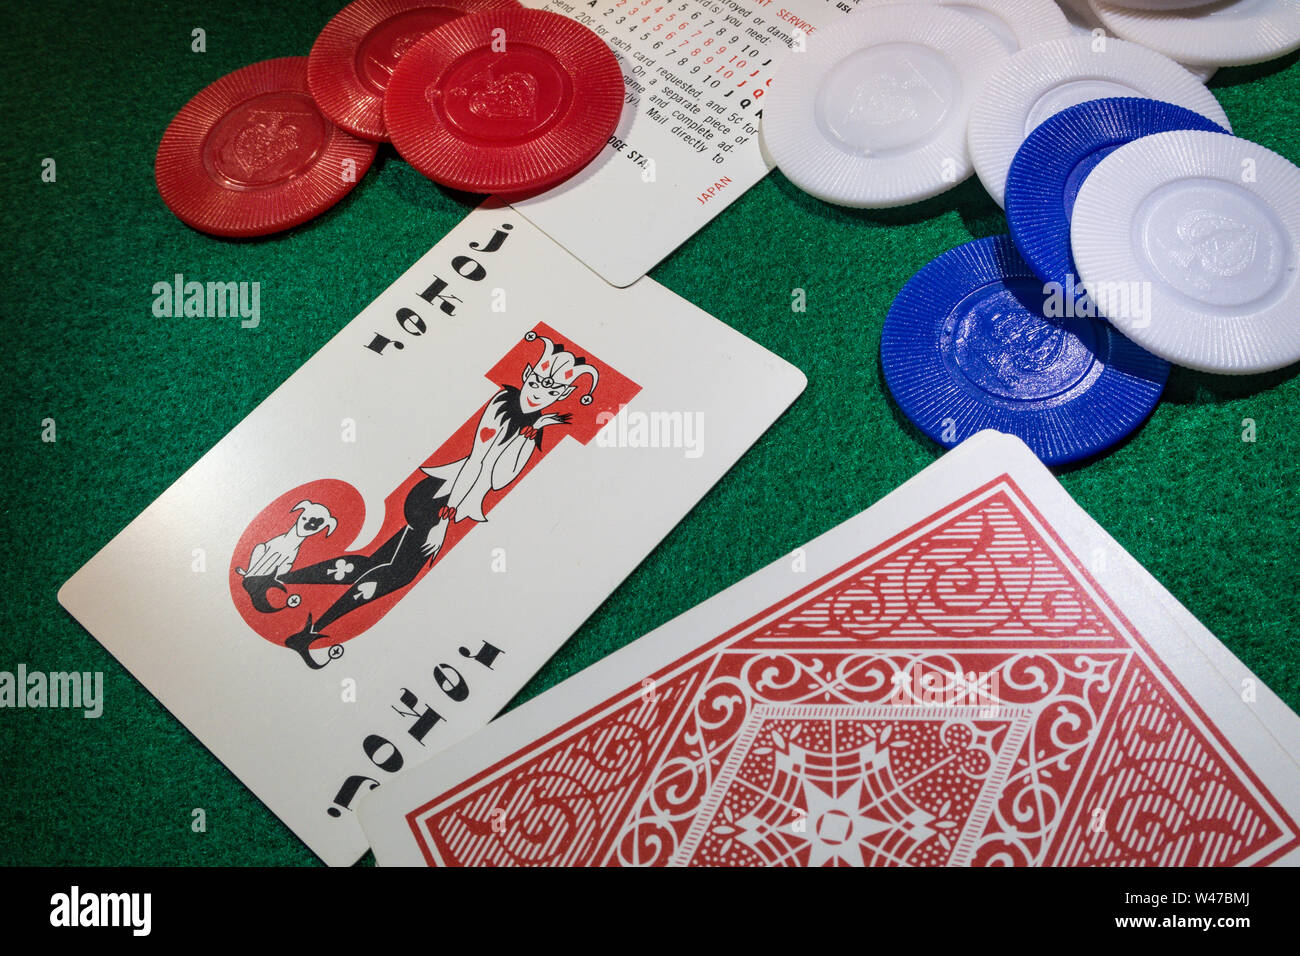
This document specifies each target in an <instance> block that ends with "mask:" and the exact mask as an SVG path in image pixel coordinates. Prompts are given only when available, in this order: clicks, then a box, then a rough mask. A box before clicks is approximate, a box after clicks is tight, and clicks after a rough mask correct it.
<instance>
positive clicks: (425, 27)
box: [307, 0, 519, 142]
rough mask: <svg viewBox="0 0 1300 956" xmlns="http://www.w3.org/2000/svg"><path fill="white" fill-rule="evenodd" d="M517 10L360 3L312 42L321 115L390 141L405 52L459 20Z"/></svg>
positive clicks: (431, 1) (405, 1) (424, 0)
mask: <svg viewBox="0 0 1300 956" xmlns="http://www.w3.org/2000/svg"><path fill="white" fill-rule="evenodd" d="M518 6H519V4H518V3H516V2H515V0H356V2H354V3H349V4H348V5H347V6H346V7H344V8H343V9H342V10H340V11H339V12H338V13H337V14H335V15H334V18H333V19H332V20H330V22H329V23H327V24H325V29H323V30H321V32H320V36H318V37H317V38H316V42H315V43H314V44H312V48H311V55H310V56H309V57H308V58H307V86H308V87H310V89H311V95H312V96H313V97H315V99H316V105H317V106H319V107H320V108H321V112H322V113H324V114H325V115H326V116H328V117H329V118H330V119H332V120H333V121H334V122H335V123H337V124H338V125H339V126H342V127H343V128H344V129H345V130H347V131H348V132H349V133H352V134H353V135H355V136H361V137H364V138H365V139H373V140H378V141H380V142H387V141H388V130H387V128H386V127H385V126H384V90H386V89H387V88H388V80H389V78H390V77H391V76H392V75H393V70H394V69H395V68H396V66H397V61H398V60H400V59H401V57H402V54H404V53H405V52H406V51H407V50H408V49H410V48H411V47H412V46H414V45H415V44H416V43H417V42H418V41H419V40H421V39H423V38H424V37H425V35H426V34H428V33H430V32H432V31H433V30H436V29H437V28H438V27H440V26H442V25H443V24H444V23H449V22H450V21H452V20H455V19H456V18H457V17H462V16H464V15H465V14H467V13H478V12H479V11H482V10H490V9H495V8H498V7H510V8H517V7H518Z"/></svg>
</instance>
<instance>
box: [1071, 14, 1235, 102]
mask: <svg viewBox="0 0 1300 956" xmlns="http://www.w3.org/2000/svg"><path fill="white" fill-rule="evenodd" d="M1056 4H1057V6H1058V7H1059V8H1060V10H1061V13H1063V14H1065V22H1066V25H1067V26H1069V28H1070V32H1071V33H1072V34H1074V35H1075V36H1092V35H1093V32H1094V31H1096V30H1101V31H1102V32H1103V33H1105V34H1106V35H1107V36H1114V34H1113V33H1111V32H1110V31H1109V30H1107V29H1106V27H1105V25H1104V24H1103V23H1102V22H1101V19H1100V18H1099V17H1098V16H1097V14H1095V13H1093V12H1092V5H1091V4H1090V3H1089V2H1088V0H1056ZM1182 65H1183V67H1184V68H1185V69H1186V70H1187V72H1188V73H1190V74H1192V76H1194V77H1196V78H1197V79H1198V80H1200V81H1201V82H1202V83H1208V82H1210V78H1211V77H1213V76H1214V74H1215V73H1217V72H1219V68H1218V67H1217V66H1195V65H1193V64H1190V63H1184V64H1182Z"/></svg>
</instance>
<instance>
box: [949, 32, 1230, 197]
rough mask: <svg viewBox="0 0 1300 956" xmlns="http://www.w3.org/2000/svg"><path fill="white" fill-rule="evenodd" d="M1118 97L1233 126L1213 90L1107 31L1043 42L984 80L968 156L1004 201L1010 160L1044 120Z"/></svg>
mask: <svg viewBox="0 0 1300 956" xmlns="http://www.w3.org/2000/svg"><path fill="white" fill-rule="evenodd" d="M1113 96H1140V97H1145V98H1147V99H1153V100H1163V101H1164V102H1166V103H1174V104H1176V105H1178V106H1184V107H1186V108H1187V109H1189V110H1195V111H1196V112H1198V113H1200V114H1201V115H1202V116H1204V117H1205V118H1206V119H1210V120H1213V121H1214V122H1215V123H1218V124H1219V125H1220V126H1222V127H1224V128H1225V129H1231V125H1230V124H1229V123H1228V117H1227V114H1226V113H1224V112H1223V107H1221V106H1220V105H1219V101H1218V100H1216V99H1215V98H1214V94H1213V93H1211V92H1210V91H1209V90H1208V89H1206V87H1205V86H1204V85H1203V84H1202V83H1199V82H1197V80H1196V78H1195V77H1193V76H1192V75H1191V74H1190V73H1188V72H1187V71H1186V70H1185V69H1183V68H1182V67H1181V66H1179V65H1178V64H1177V63H1175V62H1174V61H1173V60H1171V59H1169V58H1168V57H1167V56H1164V55H1162V54H1160V53H1157V52H1155V51H1154V50H1152V49H1149V48H1148V47H1145V46H1141V45H1139V44H1137V43H1129V42H1127V41H1125V40H1114V39H1109V38H1106V37H1071V38H1070V39H1068V40H1056V41H1054V42H1052V43H1040V44H1038V45H1037V46H1033V47H1030V48H1029V49H1027V50H1021V51H1020V52H1019V53H1017V54H1015V55H1014V56H1013V57H1011V58H1010V59H1008V60H1007V61H1006V63H1004V64H1003V65H1002V66H1001V67H1000V68H999V69H998V70H997V71H996V72H995V73H994V74H993V75H992V76H991V77H990V78H989V81H988V82H987V83H986V84H985V85H984V89H983V90H982V91H981V92H980V95H979V99H978V100H977V101H976V103H975V107H974V109H973V110H972V111H971V117H970V151H971V158H972V160H973V161H974V164H975V171H976V172H977V173H979V177H980V182H982V183H983V184H984V188H985V189H987V190H988V192H989V195H990V196H992V197H993V198H994V199H995V200H997V203H998V205H1003V202H1004V196H1003V193H1004V191H1005V187H1006V182H1007V171H1008V170H1009V169H1010V168H1011V160H1012V159H1014V158H1015V155H1016V151H1017V150H1018V149H1020V145H1021V143H1023V142H1024V141H1025V137H1026V136H1028V135H1029V134H1030V133H1032V132H1033V131H1034V129H1035V128H1036V127H1037V126H1038V124H1040V123H1041V122H1043V120H1045V119H1047V118H1048V117H1051V116H1055V115H1056V114H1057V113H1059V112H1060V111H1061V110H1063V109H1067V108H1068V107H1071V106H1076V105H1078V104H1079V103H1085V102H1087V101H1088V100H1098V99H1105V98H1107V97H1113Z"/></svg>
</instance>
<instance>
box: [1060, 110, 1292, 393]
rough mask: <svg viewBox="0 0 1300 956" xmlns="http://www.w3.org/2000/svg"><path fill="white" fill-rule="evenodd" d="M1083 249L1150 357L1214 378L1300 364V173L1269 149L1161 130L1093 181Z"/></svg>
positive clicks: (1085, 264)
mask: <svg viewBox="0 0 1300 956" xmlns="http://www.w3.org/2000/svg"><path fill="white" fill-rule="evenodd" d="M1071 242H1072V244H1073V247H1074V259H1075V263H1076V265H1077V266H1078V269H1079V277H1080V280H1081V282H1082V283H1083V284H1084V285H1085V287H1086V289H1087V291H1088V293H1089V295H1090V297H1091V299H1092V301H1094V302H1095V303H1096V304H1097V307H1098V309H1099V310H1100V311H1101V312H1102V313H1103V314H1104V315H1106V317H1107V318H1109V319H1110V321H1111V323H1112V324H1114V325H1115V327H1116V328H1118V329H1119V330H1120V331H1121V332H1123V333H1124V334H1125V335H1127V336H1128V337H1129V338H1130V339H1132V340H1133V341H1134V342H1136V343H1137V344H1138V345H1141V346H1142V347H1143V348H1145V349H1147V351H1149V352H1152V353H1153V354H1155V355H1158V356H1160V357H1161V358H1163V359H1166V360H1168V361H1170V362H1174V363H1176V364H1178V365H1185V366H1187V367H1189V368H1193V369H1198V370H1200V371H1204V372H1219V373H1226V374H1246V373H1254V372H1267V371H1271V370H1273V369H1278V368H1282V367H1284V366H1287V365H1290V364H1291V363H1293V362H1296V361H1298V360H1300V322H1297V320H1296V316H1297V315H1300V263H1298V261H1297V248H1298V247H1297V243H1300V169H1298V168H1297V167H1295V166H1293V165H1292V164H1291V163H1289V162H1287V160H1285V159H1283V158H1282V157H1281V156H1279V155H1277V153H1274V152H1272V151H1270V150H1268V149H1265V148H1264V147H1263V146H1259V145H1257V144H1255V143H1251V142H1249V141H1247V140H1244V139H1239V138H1237V137H1235V136H1224V135H1222V134H1220V133H1208V132H1201V131H1180V132H1175V133H1158V134H1156V135H1155V136H1147V137H1143V138H1142V139H1139V140H1134V141H1133V142H1132V143H1129V144H1127V145H1125V146H1122V147H1120V148H1119V149H1117V150H1116V151H1115V152H1113V153H1111V154H1110V155H1109V156H1107V157H1106V158H1105V159H1104V160H1102V162H1101V163H1100V164H1099V165H1098V166H1097V168H1096V169H1095V170H1093V172H1092V174H1091V175H1090V176H1089V177H1088V178H1087V179H1086V180H1085V181H1084V184H1083V188H1082V189H1081V190H1080V192H1079V197H1078V199H1077V201H1076V202H1075V205H1074V219H1073V224H1072V226H1071Z"/></svg>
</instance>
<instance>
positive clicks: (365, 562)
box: [244, 332, 599, 668]
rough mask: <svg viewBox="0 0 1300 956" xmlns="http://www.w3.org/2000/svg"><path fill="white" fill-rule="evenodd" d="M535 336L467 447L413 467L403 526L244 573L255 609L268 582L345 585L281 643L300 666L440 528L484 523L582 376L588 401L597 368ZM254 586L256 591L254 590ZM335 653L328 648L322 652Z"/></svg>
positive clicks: (436, 543)
mask: <svg viewBox="0 0 1300 956" xmlns="http://www.w3.org/2000/svg"><path fill="white" fill-rule="evenodd" d="M537 339H540V340H541V342H542V354H541V357H540V358H538V359H537V363H536V365H531V364H530V365H528V366H526V367H525V368H524V371H523V375H522V377H521V379H520V385H519V386H518V387H515V386H513V385H502V386H501V390H500V391H498V392H497V393H496V394H495V395H494V396H493V397H492V400H491V401H489V402H488V405H487V408H486V409H485V410H484V412H483V415H482V417H481V418H480V419H479V422H478V427H477V428H475V429H474V435H473V439H472V441H473V444H472V446H471V447H470V448H469V453H468V454H467V455H466V456H465V457H464V458H461V459H459V460H457V461H453V462H450V463H448V464H445V465H433V466H431V467H427V468H421V469H420V470H421V471H422V472H424V474H425V477H424V478H422V479H421V480H420V481H419V482H417V483H416V484H415V486H414V487H412V488H411V490H410V492H409V493H408V494H407V496H406V499H405V502H404V504H403V516H404V517H405V519H406V524H405V526H404V527H402V528H400V529H399V530H398V531H397V532H396V533H394V534H393V535H392V536H391V537H390V538H388V540H386V541H384V542H383V543H382V544H380V545H379V546H378V547H376V548H375V549H374V550H373V551H372V552H371V553H370V554H344V555H339V556H335V557H331V558H327V559H326V560H324V561H320V562H318V563H316V564H313V565H310V566H309V567H304V568H301V569H298V570H289V571H286V572H284V573H281V574H278V575H276V576H275V578H274V579H273V583H268V582H267V579H266V578H261V579H257V580H254V579H253V578H249V577H245V579H244V587H245V589H246V590H248V592H249V595H250V597H251V598H252V599H253V603H254V605H255V606H256V607H257V608H258V609H259V610H266V611H273V610H276V608H274V607H272V606H271V605H270V604H269V603H267V602H266V597H265V595H266V591H267V589H268V587H274V586H277V584H283V585H290V586H292V585H301V584H324V585H341V586H346V588H347V590H346V591H345V592H344V593H343V594H342V595H341V596H340V597H339V598H338V599H337V600H336V601H335V602H334V603H333V604H332V605H331V606H330V607H329V609H328V610H326V611H325V613H324V614H322V615H321V616H320V618H319V619H318V620H313V619H312V617H311V615H310V614H308V616H307V623H306V625H305V626H304V627H303V629H302V630H301V631H299V632H298V633H297V634H294V635H292V636H291V637H289V638H287V639H286V640H285V646H287V647H289V648H291V649H292V650H295V651H297V652H298V653H299V655H301V656H302V658H303V660H304V661H305V662H306V663H307V664H308V666H310V667H313V668H318V667H323V666H324V664H323V663H318V662H317V661H316V660H315V659H314V658H313V657H312V656H311V653H310V651H311V647H312V645H313V644H315V643H316V642H317V641H324V640H327V638H328V628H329V626H330V625H331V624H333V623H334V622H335V621H337V620H338V619H339V618H341V617H343V616H344V615H346V614H350V613H352V612H353V611H356V610H357V609H359V608H363V607H365V606H367V605H368V604H370V603H372V602H374V601H377V600H378V599H380V598H382V597H384V596H385V595H388V594H392V593H393V592H394V591H400V590H402V589H403V588H406V587H407V586H409V585H410V584H411V583H412V582H414V581H415V579H416V578H417V577H418V576H419V575H420V573H421V571H423V570H424V569H425V568H426V567H429V566H431V565H432V564H433V563H434V561H436V560H437V558H438V554H439V552H440V551H441V550H442V546H443V541H444V539H445V538H446V536H447V529H448V527H449V526H450V525H452V524H454V523H455V522H458V521H477V522H481V521H486V520H487V518H486V517H485V516H484V514H483V504H484V499H485V498H486V497H487V494H488V492H491V491H500V490H502V489H504V488H506V487H508V486H509V485H510V484H511V482H513V481H514V480H515V479H516V478H518V477H519V475H520V473H521V472H522V471H523V470H524V467H525V466H526V465H527V464H528V460H529V458H531V457H532V455H533V452H534V451H535V450H540V449H541V447H542V440H543V434H544V432H545V430H546V429H547V428H551V427H553V426H556V425H565V424H567V423H568V421H569V418H570V416H569V415H566V414H559V415H556V414H548V413H546V409H547V408H549V407H550V406H552V405H554V404H555V403H556V402H560V401H563V400H564V399H566V398H568V397H569V395H570V394H572V392H573V391H574V389H575V388H577V387H578V382H579V380H580V379H581V378H582V377H583V376H584V375H585V376H589V378H590V384H589V385H588V387H587V391H586V393H585V394H583V395H582V397H581V399H580V401H581V403H582V404H583V405H590V404H591V401H592V393H593V392H594V391H595V388H596V382H597V379H598V377H599V376H598V373H597V371H596V369H595V367H594V366H592V365H589V364H587V362H586V360H585V359H583V358H580V357H578V356H575V355H574V354H573V353H571V352H569V351H567V350H566V349H565V347H564V346H563V345H557V344H556V343H554V342H552V341H551V340H550V339H548V338H547V337H545V336H539V335H537V333H535V332H529V333H527V335H525V340H526V341H529V342H532V341H535V340H537ZM258 592H260V593H258ZM341 652H342V647H341V646H340V645H335V646H334V647H331V649H330V657H331V658H333V657H337V656H338V655H339V653H341Z"/></svg>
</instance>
